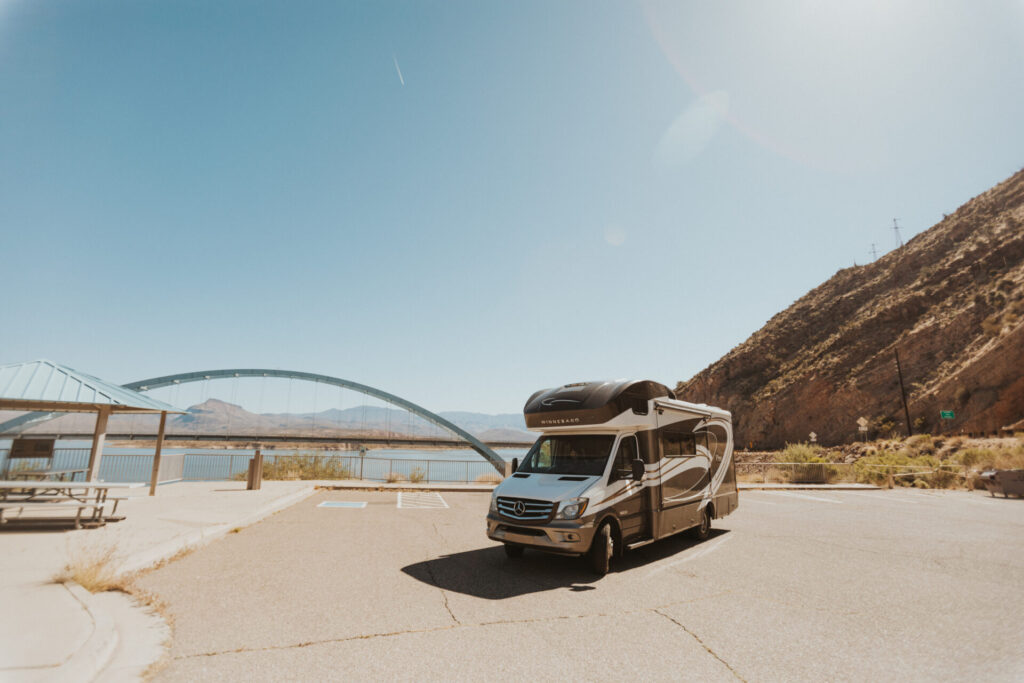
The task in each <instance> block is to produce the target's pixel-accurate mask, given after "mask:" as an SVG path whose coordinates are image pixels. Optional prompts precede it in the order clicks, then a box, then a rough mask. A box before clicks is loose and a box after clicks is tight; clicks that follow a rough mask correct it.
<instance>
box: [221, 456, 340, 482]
mask: <svg viewBox="0 0 1024 683" xmlns="http://www.w3.org/2000/svg"><path fill="white" fill-rule="evenodd" d="M241 478H242V479H245V474H242V475H241ZM263 478H264V479H351V478H352V471H351V470H350V469H349V468H348V467H346V466H345V465H344V464H343V463H342V461H341V459H340V458H338V457H336V456H331V455H315V454H313V453H298V454H295V455H279V456H276V457H274V458H267V459H265V460H264V461H263Z"/></svg>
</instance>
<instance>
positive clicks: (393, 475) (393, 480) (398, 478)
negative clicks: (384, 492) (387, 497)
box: [384, 472, 405, 484]
mask: <svg viewBox="0 0 1024 683" xmlns="http://www.w3.org/2000/svg"><path fill="white" fill-rule="evenodd" d="M384 480H385V481H386V482H387V483H389V484H397V483H399V482H402V481H405V476H404V475H401V474H399V473H398V472H388V476H387V477H385V479H384Z"/></svg>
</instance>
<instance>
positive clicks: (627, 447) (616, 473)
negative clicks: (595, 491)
mask: <svg viewBox="0 0 1024 683" xmlns="http://www.w3.org/2000/svg"><path fill="white" fill-rule="evenodd" d="M638 457H640V456H639V455H638V454H637V448H636V437H635V436H624V437H622V441H620V442H619V451H618V453H616V454H615V462H614V463H613V464H612V472H611V474H610V475H609V476H608V483H609V484H610V483H612V482H613V481H620V480H626V481H633V461H634V460H636V459H637V458H638Z"/></svg>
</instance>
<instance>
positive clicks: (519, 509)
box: [512, 500, 526, 517]
mask: <svg viewBox="0 0 1024 683" xmlns="http://www.w3.org/2000/svg"><path fill="white" fill-rule="evenodd" d="M512 509H513V510H514V511H515V513H516V515H517V516H519V517H522V516H523V513H524V512H526V503H524V502H523V501H521V500H517V501H516V504H515V507H513V508H512Z"/></svg>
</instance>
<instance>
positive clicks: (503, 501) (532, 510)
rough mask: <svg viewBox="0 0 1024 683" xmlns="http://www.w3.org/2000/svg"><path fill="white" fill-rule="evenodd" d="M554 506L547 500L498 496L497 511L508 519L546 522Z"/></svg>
mask: <svg viewBox="0 0 1024 683" xmlns="http://www.w3.org/2000/svg"><path fill="white" fill-rule="evenodd" d="M554 507H555V504H554V503H552V502H551V501H549V500H533V499H531V498H505V497H502V496H499V497H498V512H500V513H501V514H502V516H504V517H508V518H509V519H519V520H523V521H526V522H546V521H547V520H548V519H550V517H551V512H552V510H553V509H554Z"/></svg>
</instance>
